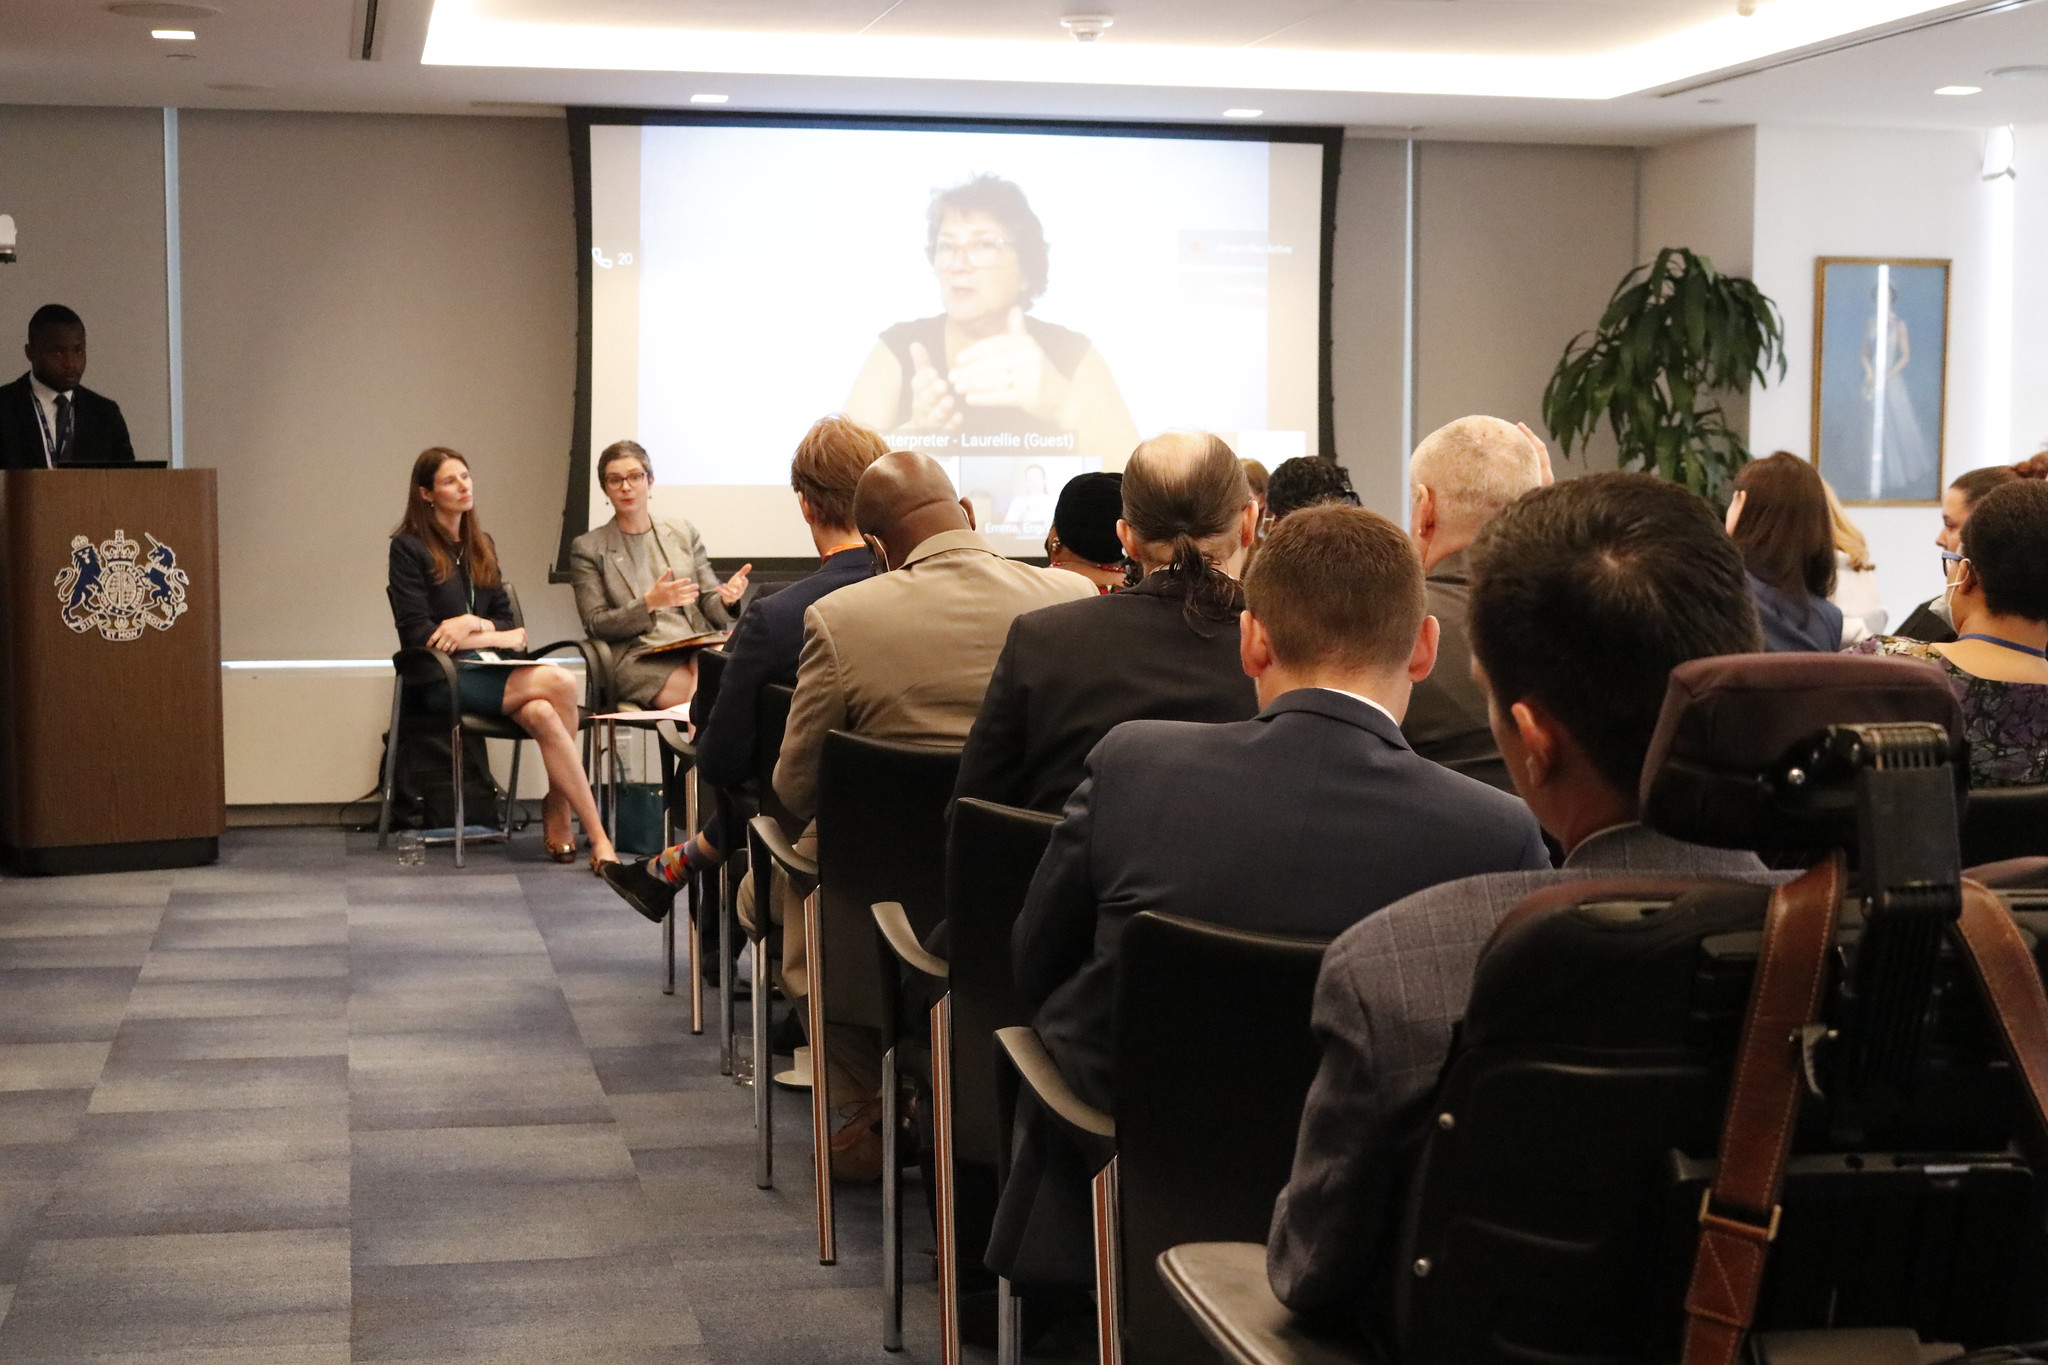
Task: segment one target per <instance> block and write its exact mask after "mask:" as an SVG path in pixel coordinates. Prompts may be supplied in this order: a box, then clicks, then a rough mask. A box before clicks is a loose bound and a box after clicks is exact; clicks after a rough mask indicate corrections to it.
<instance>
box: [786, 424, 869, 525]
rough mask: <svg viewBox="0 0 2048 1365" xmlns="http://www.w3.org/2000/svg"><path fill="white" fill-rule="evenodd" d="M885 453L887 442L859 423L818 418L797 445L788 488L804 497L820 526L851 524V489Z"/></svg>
mask: <svg viewBox="0 0 2048 1365" xmlns="http://www.w3.org/2000/svg"><path fill="white" fill-rule="evenodd" d="M888 453H889V443H888V442H887V441H884V440H883V439H882V438H881V437H880V436H877V435H876V434H875V433H874V432H872V431H869V430H868V429H867V428H866V427H864V426H862V425H861V424H860V423H858V422H856V421H853V420H852V419H850V418H846V417H841V416H838V415H836V414H835V415H834V416H831V417H821V418H819V419H818V420H817V421H816V422H815V423H813V424H812V425H811V429H810V430H809V431H807V432H805V433H804V438H803V440H801V441H799V442H797V447H796V458H795V459H793V460H791V461H790V462H789V486H790V487H791V488H793V489H795V490H796V491H797V492H799V493H801V494H803V495H804V499H805V501H807V502H809V503H810V504H811V514H812V515H813V516H815V517H817V519H818V524H819V525H821V526H838V527H850V526H852V525H853V490H854V486H855V485H856V484H858V483H859V482H860V476H861V475H862V474H864V473H866V472H867V467H868V466H869V465H871V464H873V463H874V462H875V461H876V460H879V459H881V458H882V457H883V456H884V455H887V454H888Z"/></svg>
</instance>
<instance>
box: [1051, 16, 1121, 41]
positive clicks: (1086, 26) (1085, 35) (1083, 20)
mask: <svg viewBox="0 0 2048 1365" xmlns="http://www.w3.org/2000/svg"><path fill="white" fill-rule="evenodd" d="M1115 22H1116V16H1115V15H1112V14H1062V15H1061V16H1060V27H1061V28H1063V29H1065V30H1066V31H1067V32H1069V33H1071V34H1073V35H1074V41H1075V42H1077V43H1092V42H1094V41H1095V40H1096V39H1097V38H1100V37H1101V36H1102V35H1103V34H1105V33H1107V32H1108V31H1109V26H1110V25H1111V24H1113V23H1115Z"/></svg>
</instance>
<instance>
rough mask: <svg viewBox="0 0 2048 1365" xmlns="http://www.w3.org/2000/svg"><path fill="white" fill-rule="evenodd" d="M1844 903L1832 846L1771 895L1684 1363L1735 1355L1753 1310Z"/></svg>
mask: <svg viewBox="0 0 2048 1365" xmlns="http://www.w3.org/2000/svg"><path fill="white" fill-rule="evenodd" d="M1841 903H1842V857H1841V855H1840V854H1839V853H1837V854H1835V855H1834V856H1832V857H1830V858H1829V859H1828V860H1827V861H1826V862H1823V863H1820V864H1818V865H1816V866H1815V867H1813V868H1812V869H1811V870H1809V871H1808V872H1807V873H1806V874H1805V875H1804V876H1802V877H1800V878H1799V879H1798V880H1797V881H1794V882H1789V883H1787V884H1786V885H1784V886H1781V887H1779V888H1778V889H1777V890H1776V891H1775V892H1773V893H1772V895H1771V903H1770V908H1769V909H1768V910H1767V911H1766V912H1765V915H1764V936H1763V950H1762V952H1761V953H1760V954H1759V955H1758V957H1757V964H1756V983H1755V985H1754V986H1753V987H1752V988H1751V989H1750V994H1749V1013H1748V1017H1747V1018H1746V1019H1745V1020H1744V1022H1743V1026H1742V1047H1741V1050H1740V1052H1738V1053H1737V1057H1736V1064H1735V1080H1734V1082H1733V1084H1732V1085H1731V1086H1730V1087H1729V1092H1728V1110H1727V1114H1726V1116H1725V1117H1724V1118H1723V1120H1722V1127H1721V1159H1720V1165H1719V1168H1718V1170H1717V1171H1716V1173H1715V1176H1714V1183H1713V1187H1712V1188H1711V1189H1710V1190H1708V1192H1707V1197H1706V1198H1705V1199H1704V1200H1702V1201H1701V1204H1700V1240H1699V1250H1698V1252H1697V1253H1696V1254H1695V1256H1694V1259H1693V1267H1692V1283H1691V1285H1690V1286H1689V1287H1688V1288H1687V1290H1686V1295H1685V1319H1686V1321H1685V1355H1684V1358H1683V1360H1684V1365H1734V1361H1735V1359H1736V1357H1737V1355H1738V1353H1739V1352H1740V1351H1741V1350H1742V1343H1743V1338H1744V1337H1745V1336H1746V1335H1747V1333H1748V1331H1749V1325H1750V1323H1751V1321H1753V1320H1754V1318H1755V1314H1756V1301H1757V1293H1758V1290H1759V1289H1760V1288H1761V1287H1762V1285H1763V1278H1764V1261H1765V1259H1766V1257H1767V1256H1768V1255H1769V1253H1770V1244H1771V1240H1772V1238H1774V1237H1776V1236H1777V1232H1778V1191H1779V1186H1780V1182H1781V1180H1782V1178H1783V1176H1784V1173H1785V1157H1786V1153H1787V1151H1788V1150H1789V1149H1790V1147H1791V1143H1792V1128H1793V1120H1794V1119H1795V1118H1796V1117H1797V1115H1798V1112H1799V1097H1800V1094H1801V1092H1802V1090H1803V1089H1804V1086H1805V1076H1804V1072H1803V1070H1802V1068H1801V1065H1800V1055H1799V1037H1800V1031H1801V1030H1802V1029H1804V1028H1805V1027H1806V1026H1807V1025H1808V1024H1811V1023H1813V1022H1814V1020H1815V1019H1817V1018H1818V1017H1819V1014H1820V1004H1821V991H1822V988H1823V986H1824V985H1825V983H1826V981H1827V967H1828V955H1829V953H1830V951H1831V950H1832V949H1833V947H1834V940H1835V919H1836V916H1837V914H1838V913H1839V911H1840V908H1841Z"/></svg>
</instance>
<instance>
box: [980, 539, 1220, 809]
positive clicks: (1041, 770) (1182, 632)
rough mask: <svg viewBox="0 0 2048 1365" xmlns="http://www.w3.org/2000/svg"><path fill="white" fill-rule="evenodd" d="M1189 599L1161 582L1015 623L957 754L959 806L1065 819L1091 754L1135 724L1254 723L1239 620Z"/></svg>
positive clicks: (1154, 579) (1169, 580)
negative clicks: (1209, 616)
mask: <svg viewBox="0 0 2048 1365" xmlns="http://www.w3.org/2000/svg"><path fill="white" fill-rule="evenodd" d="M1184 600H1185V593H1184V591H1183V590H1182V588H1181V585H1180V583H1179V581H1178V580H1177V579H1175V578H1174V577H1173V576H1172V575H1170V574H1163V573H1155V574H1153V575H1152V576H1151V577H1149V578H1147V579H1146V580H1145V581H1144V582H1142V583H1140V584H1138V585H1137V586H1136V587H1133V588H1131V589H1129V590H1127V591H1125V592H1116V593H1109V594H1107V595H1105V596H1101V597H1090V598H1086V599H1084V600H1082V601H1079V602H1063V603H1061V604H1060V605H1059V606H1056V607H1042V608H1040V609H1039V610H1037V611H1029V612H1026V613H1024V615H1022V616H1020V617H1018V618H1017V619H1016V621H1015V622H1013V623H1012V624H1011V626H1010V638H1009V639H1008V641H1006V642H1005V643H1004V645H1003V653H1002V656H1001V657H1000V658H998V659H997V660H996V671H995V673H994V675H993V676H992V677H991V678H990V679H989V684H988V695H987V696H986V697H984V698H983V699H982V703H981V713H980V714H979V715H978V716H976V717H975V721H974V729H973V730H972V731H970V732H969V733H968V736H967V748H966V750H965V752H963V753H962V754H961V755H960V780H959V783H958V785H957V786H955V788H954V795H956V796H974V797H980V798H981V799H982V800H984V801H996V802H1000V803H1001V804H1003V805H1006V806H1023V807H1025V808H1027V809H1030V810H1042V811H1052V812H1057V811H1058V810H1059V809H1060V807H1062V806H1064V805H1065V804H1066V801H1067V797H1068V796H1070V795H1072V794H1073V790H1074V788H1075V787H1077V786H1079V785H1080V784H1081V777H1082V773H1083V772H1084V771H1085V768H1084V765H1085V764H1086V763H1087V761H1088V752H1089V750H1091V749H1093V748H1094V747H1095V745H1096V742H1097V741H1098V740H1100V739H1101V738H1102V737H1103V736H1104V735H1106V734H1108V733H1109V732H1110V730H1111V729H1112V728H1114V727H1115V726H1118V725H1121V724H1122V723H1123V722H1125V721H1127V720H1191V721H1203V722H1208V723H1215V722H1220V721H1233V720H1249V719H1251V717H1252V716H1254V715H1256V714H1257V713H1258V709H1259V699H1258V693H1257V691H1256V690H1255V689H1254V688H1253V687H1252V680H1251V679H1250V678H1247V677H1246V676H1245V675H1244V668H1243V667H1242V665H1240V664H1239V662H1238V657H1237V622H1236V621H1235V620H1231V621H1223V622H1205V623H1203V629H1204V630H1206V631H1207V632H1208V634H1207V635H1206V636H1204V635H1201V634H1198V633H1197V632H1196V630H1195V629H1194V627H1192V626H1190V625H1189V624H1188V622H1187V619H1186V617H1185V615H1184V613H1183V607H1182V604H1183V602H1184Z"/></svg>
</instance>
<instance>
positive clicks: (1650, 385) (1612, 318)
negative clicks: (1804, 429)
mask: <svg viewBox="0 0 2048 1365" xmlns="http://www.w3.org/2000/svg"><path fill="white" fill-rule="evenodd" d="M1783 343H1784V333H1783V329H1782V324H1781V323H1780V321H1779V317H1778V308H1777V305H1776V304H1774V303H1772V302H1771V301H1770V300H1769V299H1768V298H1766V297H1765V296H1764V294H1763V292H1762V291H1761V290H1759V289H1758V288H1757V287H1756V285H1755V284H1754V283H1753V282H1751V281H1749V280H1745V279H1742V278H1740V277H1739V276H1733V275H1723V274H1722V273H1720V272H1719V271H1718V270H1715V269H1714V264H1713V262H1712V261H1709V260H1708V259H1707V258H1706V257H1704V256H1696V255H1694V254H1693V253H1692V252H1690V251H1688V250H1686V249H1685V248H1684V247H1665V248H1664V249H1663V250H1662V251H1660V252H1658V253H1657V259H1656V260H1655V261H1654V262H1652V263H1651V264H1649V265H1646V266H1644V265H1639V266H1637V267H1636V268H1635V269H1633V270H1631V271H1629V273H1628V274H1627V275H1625V276H1624V277H1623V278H1622V281H1621V284H1620V286H1619V287H1618V288H1616V289H1615V291H1614V297H1613V298H1612V299H1610V300H1609V301H1608V304H1607V311H1606V312H1605V313H1603V314H1602V315H1601V318H1600V325H1599V326H1598V327H1597V328H1595V329H1594V330H1593V331H1591V332H1582V333H1581V334H1579V335H1578V336H1576V337H1573V338H1572V339H1571V341H1570V342H1569V343H1568V344H1567V345H1566V346H1565V348H1564V356H1563V358H1562V359H1560V360H1559V361H1558V363H1557V371H1556V373H1554V374H1552V375H1551V377H1550V385H1549V387H1548V388H1546V389H1545V390H1544V392H1543V421H1544V423H1545V425H1547V426H1548V427H1549V428H1550V430H1551V433H1552V434H1553V435H1555V436H1556V437H1557V439H1558V442H1559V444H1560V445H1562V446H1563V447H1564V451H1565V453H1566V454H1567V455H1569V454H1570V453H1571V450H1572V447H1573V446H1574V445H1576V444H1579V443H1581V442H1584V441H1586V440H1589V439H1590V438H1591V437H1592V435H1593V432H1594V430H1595V429H1596V428H1597V427H1598V426H1599V424H1600V419H1601V418H1602V417H1605V418H1606V419H1607V425H1608V427H1609V428H1610V429H1611V430H1612V431H1613V432H1614V439H1615V441H1616V442H1617V443H1618V444H1619V445H1620V447H1621V464H1622V467H1623V468H1640V469H1646V470H1649V471H1651V472H1652V473H1656V474H1661V475H1662V476H1664V477H1665V478H1667V479H1670V480H1672V481H1673V482H1676V483H1681V484H1684V485H1685V486H1686V487H1687V488H1690V489H1692V490H1693V491H1694V492H1696V493H1698V494H1700V495H1701V496H1702V497H1705V498H1709V499H1713V500H1716V501H1718V500H1719V499H1720V497H1721V490H1722V489H1723V487H1724V486H1725V485H1726V484H1727V482H1728V480H1729V479H1730V478H1731V477H1733V475H1734V472H1735V470H1736V469H1737V468H1739V467H1740V466H1741V465H1742V464H1743V463H1744V462H1746V461H1747V460H1748V459H1749V448H1748V446H1747V445H1745V444H1744V442H1743V439H1742V437H1741V436H1740V435H1739V434H1737V433H1736V432H1735V430H1734V429H1733V428H1731V427H1730V426H1729V425H1728V415H1727V413H1726V411H1725V410H1724V409H1723V408H1722V406H1721V403H1720V401H1719V399H1718V397H1717V396H1716V395H1717V394H1721V393H1725V392H1727V391H1728V390H1731V389H1736V388H1739V387H1742V386H1744V385H1747V384H1748V383H1749V382H1750V381H1751V380H1752V379H1755V380H1759V381H1762V382H1764V383H1769V382H1770V380H1771V377H1772V371H1773V370H1775V372H1776V377H1777V378H1779V379H1782V378H1784V377H1785V351H1784V344H1783Z"/></svg>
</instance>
